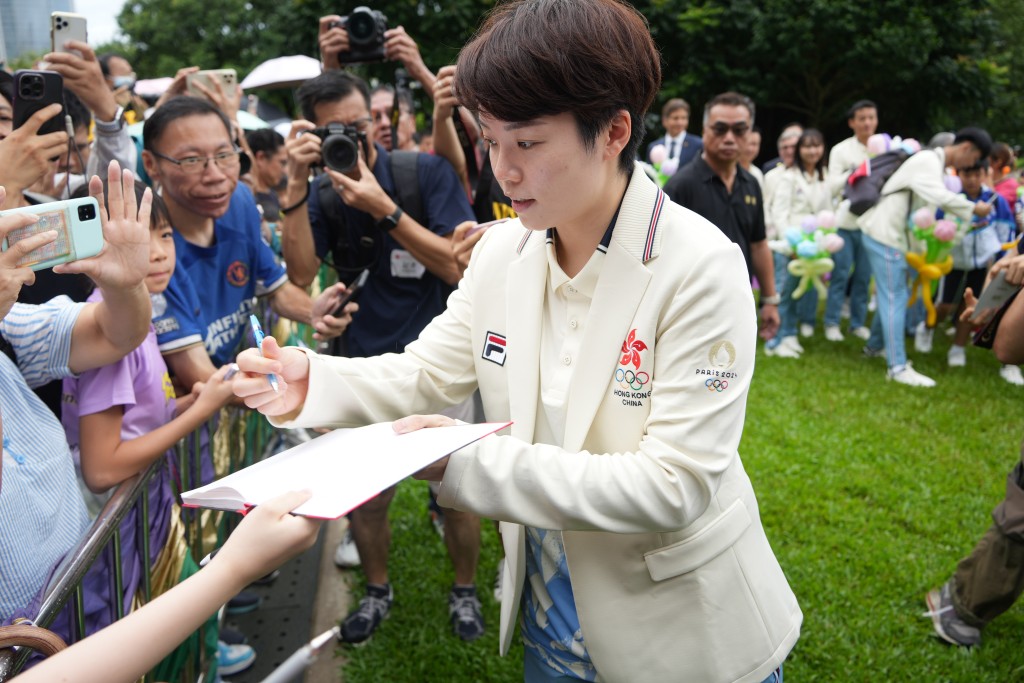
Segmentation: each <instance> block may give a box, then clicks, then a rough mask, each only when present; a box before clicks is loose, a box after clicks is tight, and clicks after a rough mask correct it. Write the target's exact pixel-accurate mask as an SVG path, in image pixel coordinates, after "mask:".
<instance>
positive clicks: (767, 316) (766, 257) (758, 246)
mask: <svg viewBox="0 0 1024 683" xmlns="http://www.w3.org/2000/svg"><path fill="white" fill-rule="evenodd" d="M750 262H751V266H752V267H753V269H754V276H755V277H756V278H757V281H758V282H759V283H761V296H762V298H763V297H767V296H775V293H776V292H775V262H774V259H773V258H772V251H771V249H769V248H768V242H767V240H759V241H757V242H751V243H750ZM778 331H779V307H778V306H775V305H772V304H766V303H762V304H761V331H760V335H761V338H762V339H771V338H772V337H774V336H775V334H776V333H777V332H778Z"/></svg>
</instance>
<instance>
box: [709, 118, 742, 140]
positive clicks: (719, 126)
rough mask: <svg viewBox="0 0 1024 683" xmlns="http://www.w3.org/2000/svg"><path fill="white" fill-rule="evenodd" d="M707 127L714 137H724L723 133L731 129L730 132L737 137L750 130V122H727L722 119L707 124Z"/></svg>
mask: <svg viewBox="0 0 1024 683" xmlns="http://www.w3.org/2000/svg"><path fill="white" fill-rule="evenodd" d="M708 128H710V129H711V132H712V133H713V134H714V135H715V137H716V138H721V137H725V135H726V134H727V133H729V132H730V131H732V134H733V135H734V136H736V137H738V138H741V137H743V136H744V135H746V134H747V133H749V132H750V124H749V123H746V122H745V121H740V122H739V123H733V124H728V123H726V122H724V121H717V122H715V123H713V124H711V125H710V126H708Z"/></svg>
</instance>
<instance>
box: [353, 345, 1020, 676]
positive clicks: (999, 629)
mask: <svg viewBox="0 0 1024 683" xmlns="http://www.w3.org/2000/svg"><path fill="white" fill-rule="evenodd" d="M935 337H936V339H935V347H936V348H935V351H934V352H933V353H932V354H931V355H930V356H921V355H920V354H915V353H914V352H913V351H911V352H910V357H911V359H912V360H913V361H914V364H915V367H916V368H917V369H918V370H920V371H921V372H923V373H925V374H927V375H929V376H931V377H933V378H934V379H936V380H937V381H938V383H939V384H938V387H936V388H934V389H915V388H910V387H904V386H901V385H897V384H894V383H892V382H887V381H886V380H885V375H884V366H885V363H884V361H883V360H881V359H872V360H867V359H864V358H862V357H861V354H860V347H861V346H862V343H861V342H860V341H859V340H856V339H853V338H850V339H847V340H846V341H845V342H843V343H841V344H831V343H829V342H826V341H824V339H823V338H822V337H821V332H820V330H819V332H818V336H817V337H815V338H813V339H810V340H803V345H804V347H805V348H806V353H805V354H804V357H803V358H802V359H800V360H788V359H778V358H766V357H764V356H763V353H759V356H758V366H757V371H756V374H755V376H754V382H753V386H752V388H751V392H750V397H749V401H748V411H747V419H746V428H745V431H744V435H743V442H742V445H741V447H740V454H741V456H742V458H743V462H744V464H745V466H746V469H747V471H748V473H749V474H750V477H751V479H752V480H753V482H754V489H755V491H756V492H757V495H758V500H759V502H760V506H761V517H762V519H763V520H764V525H765V528H766V529H767V532H768V537H769V540H771V542H772V546H773V547H774V548H775V552H776V554H777V555H778V557H779V560H780V562H781V563H782V567H783V569H784V570H785V571H786V575H787V576H788V577H789V581H790V584H791V585H792V587H793V590H794V591H795V592H796V595H797V598H798V599H799V601H800V605H801V607H802V608H803V612H804V625H803V630H802V634H801V637H800V641H799V642H798V644H797V646H796V649H795V650H794V651H793V653H792V654H791V655H790V657H789V659H788V660H787V662H786V680H787V681H791V682H792V681H929V682H932V681H963V682H964V683H982V682H991V683H1005V682H1007V681H1022V680H1024V650H1022V649H1021V647H1020V645H1021V633H1022V632H1024V609H1021V607H1020V606H1015V607H1014V608H1013V609H1011V610H1010V611H1009V612H1008V613H1007V614H1005V615H1003V617H1001V618H1000V619H999V620H997V621H996V622H995V623H994V624H992V626H991V627H990V628H989V629H987V630H986V632H985V636H984V637H985V642H984V645H983V647H981V648H980V649H978V650H977V651H974V652H967V651H962V650H959V649H954V648H950V647H946V646H944V645H942V644H940V643H939V642H938V641H937V640H935V639H934V638H933V637H932V628H931V622H930V621H929V620H928V619H925V618H922V617H921V616H920V615H921V613H923V612H924V610H925V605H924V593H925V592H926V591H927V590H928V589H929V588H930V587H932V586H934V585H937V584H939V583H941V582H942V581H944V580H945V579H946V578H947V577H948V576H949V574H950V573H951V572H952V571H953V569H954V568H955V566H956V562H957V561H958V560H959V559H960V557H962V556H963V555H966V554H967V553H968V552H969V551H970V550H971V548H972V547H973V545H974V542H975V540H977V539H978V538H979V537H980V536H981V534H982V533H983V532H984V530H985V529H986V528H987V527H988V525H989V523H990V519H991V518H990V516H989V514H990V512H991V510H992V508H993V507H994V506H995V504H996V503H997V502H998V501H999V500H1000V499H1001V498H1002V493H1003V488H1004V485H1005V477H1006V472H1007V471H1008V470H1009V469H1010V467H1012V465H1013V464H1014V462H1015V460H1016V458H1017V456H1018V452H1019V447H1020V442H1021V437H1022V436H1024V429H1022V426H1024V420H1022V419H1021V415H1022V410H1021V409H1022V407H1024V389H1022V388H1018V387H1012V386H1010V385H1009V384H1007V383H1005V382H1004V381H1003V380H1002V379H1001V378H1000V377H999V376H998V374H997V370H998V367H999V366H998V364H997V363H996V361H995V359H994V358H992V357H991V355H990V354H988V353H987V352H985V351H982V350H980V349H974V348H971V349H968V354H967V362H968V365H967V367H966V368H955V369H951V368H947V367H946V362H945V352H946V350H947V348H948V344H949V342H948V338H947V337H945V336H944V335H943V334H942V333H941V332H938V333H936V336H935ZM911 347H912V344H911V343H910V340H908V348H911ZM426 501H427V493H426V486H425V485H424V484H423V483H421V482H406V483H405V484H403V485H402V486H401V488H400V489H399V495H398V496H397V497H396V499H395V503H394V504H393V506H392V523H393V526H394V539H393V545H392V548H393V550H392V561H391V575H392V581H393V583H394V586H395V605H394V607H393V609H392V611H391V618H390V619H389V620H388V621H387V622H386V623H385V624H384V625H383V626H382V627H381V629H380V630H379V631H378V633H377V634H376V635H375V636H374V637H373V639H372V640H371V641H370V642H369V643H368V644H367V645H365V646H364V647H361V648H346V652H345V655H346V657H347V658H348V664H347V665H346V666H345V667H344V669H343V676H344V679H345V681H346V682H347V683H365V682H369V681H388V682H396V683H398V682H408V683H424V682H427V681H437V682H441V681H451V682H458V683H461V682H463V681H507V682H509V683H512V682H518V681H521V680H522V664H521V661H520V660H521V656H522V650H521V647H519V646H517V647H516V648H515V649H514V650H513V652H512V653H511V655H510V656H509V657H505V658H499V657H498V655H497V626H498V608H497V604H496V603H495V602H494V600H493V598H492V597H491V585H492V582H493V578H494V571H495V567H496V565H497V561H498V558H499V553H500V550H499V547H498V541H497V536H496V534H495V532H494V529H493V527H491V526H490V525H487V527H486V528H485V533H484V550H483V554H482V557H481V562H480V570H479V572H478V584H479V586H480V587H481V599H482V601H483V605H484V611H485V615H486V618H487V620H488V624H487V625H488V633H487V635H486V636H485V637H484V638H482V639H481V640H480V641H479V642H476V643H472V644H464V643H462V642H461V641H459V640H458V639H457V638H455V637H454V636H453V635H452V634H451V631H450V629H449V628H448V623H447V603H446V599H447V591H448V587H449V585H450V583H451V581H452V570H451V565H450V563H449V562H448V560H447V556H446V554H445V551H444V548H443V546H442V544H441V541H440V540H439V539H438V537H437V535H436V534H435V533H434V531H433V529H432V527H431V526H430V523H429V520H428V517H427V512H426ZM353 580H354V581H360V580H361V577H360V576H359V574H358V572H355V573H354V576H353ZM355 592H356V593H358V592H359V589H358V588H357V589H356V591H355ZM680 680H681V681H683V680H685V676H682V677H681V678H680Z"/></svg>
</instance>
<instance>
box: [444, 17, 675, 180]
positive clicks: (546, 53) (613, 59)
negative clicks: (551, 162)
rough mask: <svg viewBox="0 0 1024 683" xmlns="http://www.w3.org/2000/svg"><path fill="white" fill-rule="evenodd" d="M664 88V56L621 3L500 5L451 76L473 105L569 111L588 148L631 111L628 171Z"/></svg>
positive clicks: (521, 111)
mask: <svg viewBox="0 0 1024 683" xmlns="http://www.w3.org/2000/svg"><path fill="white" fill-rule="evenodd" d="M513 76H514V77H515V79H516V82H517V85H518V87H517V88H516V92H515V94H514V95H510V93H509V88H508V86H509V78H510V77H513ZM660 87H661V55H660V54H659V53H658V49H657V47H655V45H654V41H653V40H652V39H651V33H650V30H649V29H648V26H647V20H646V19H644V17H643V15H641V14H640V13H639V12H637V11H636V10H635V9H634V8H633V7H630V6H629V5H626V4H624V3H621V2H617V1H616V0H513V1H512V2H507V3H502V4H499V5H497V6H496V7H495V8H494V9H493V10H492V11H491V13H490V14H489V15H488V16H487V19H486V20H485V21H484V23H483V25H482V26H481V27H480V30H479V31H477V34H476V35H475V36H474V37H473V39H472V40H470V42H469V43H468V44H467V45H466V46H465V47H463V48H462V51H461V52H460V53H459V60H458V70H457V71H456V72H455V91H456V92H457V93H458V96H459V100H460V101H461V102H462V103H463V104H464V105H465V106H466V107H467V108H468V109H470V110H471V111H474V112H480V111H483V112H486V113H487V114H489V115H491V116H494V117H495V118H497V119H500V120H502V121H509V122H522V121H530V120H533V119H536V118H539V117H542V116H553V115H556V114H562V113H566V112H567V113H570V114H572V116H573V118H574V119H575V121H576V128H577V130H578V131H579V135H580V139H581V140H582V141H583V145H584V146H585V147H586V148H587V149H593V148H594V144H595V142H596V140H597V136H598V134H599V133H600V132H601V131H602V129H604V128H605V127H607V126H608V125H609V123H611V121H612V119H613V118H614V117H615V116H616V114H617V113H618V112H619V111H620V110H623V109H625V110H626V111H627V112H629V115H630V119H631V134H630V138H629V141H628V142H627V143H626V145H625V147H624V148H623V150H622V152H621V153H620V154H619V169H620V170H621V171H622V172H623V173H624V174H627V175H628V174H629V173H631V172H632V169H633V164H634V159H635V157H636V151H637V148H638V147H639V146H640V141H641V140H643V137H644V132H645V126H644V115H645V114H646V113H647V110H648V109H649V108H650V106H651V103H652V102H653V101H654V97H655V96H656V95H657V94H658V89H659V88H660Z"/></svg>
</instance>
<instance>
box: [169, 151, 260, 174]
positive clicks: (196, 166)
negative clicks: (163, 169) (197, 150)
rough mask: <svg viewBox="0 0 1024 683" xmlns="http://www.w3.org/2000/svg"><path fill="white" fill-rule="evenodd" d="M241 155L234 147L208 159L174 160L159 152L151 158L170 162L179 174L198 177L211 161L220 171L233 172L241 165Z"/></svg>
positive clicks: (188, 158) (186, 158)
mask: <svg viewBox="0 0 1024 683" xmlns="http://www.w3.org/2000/svg"><path fill="white" fill-rule="evenodd" d="M241 154H242V150H241V149H239V148H238V147H235V148H234V149H233V150H231V151H230V152H217V153H216V154H214V155H212V156H208V157H184V158H182V159H175V158H173V157H169V156H167V155H166V154H161V153H160V152H153V156H155V157H159V158H161V159H163V160H164V161H169V162H171V163H172V164H174V165H175V166H177V167H178V168H180V169H181V172H182V173H185V174H186V175H198V174H200V173H202V172H203V171H205V170H206V165H207V164H208V163H210V162H211V161H212V162H213V163H214V164H216V166H217V168H219V169H220V170H222V171H233V170H235V169H237V168H239V167H240V166H241V165H242V164H241Z"/></svg>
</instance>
